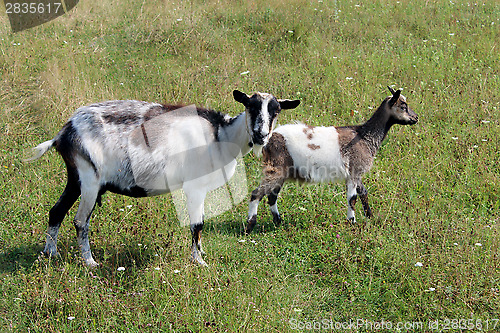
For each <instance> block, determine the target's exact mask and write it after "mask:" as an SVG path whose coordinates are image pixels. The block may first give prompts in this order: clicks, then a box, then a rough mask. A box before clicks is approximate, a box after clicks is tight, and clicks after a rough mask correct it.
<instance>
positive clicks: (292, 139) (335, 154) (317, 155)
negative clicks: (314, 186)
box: [275, 124, 349, 183]
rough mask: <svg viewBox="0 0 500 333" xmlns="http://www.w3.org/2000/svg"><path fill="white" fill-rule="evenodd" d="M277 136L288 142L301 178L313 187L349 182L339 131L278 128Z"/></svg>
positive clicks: (290, 125)
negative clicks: (321, 184) (318, 184)
mask: <svg viewBox="0 0 500 333" xmlns="http://www.w3.org/2000/svg"><path fill="white" fill-rule="evenodd" d="M275 132H276V133H279V134H281V135H283V137H284V138H285V144H286V148H287V150H288V152H289V153H290V156H291V157H292V158H293V163H294V168H295V170H296V171H297V172H298V175H299V177H300V178H302V179H304V180H306V181H308V182H312V183H321V182H339V181H343V180H345V179H346V178H348V176H349V172H348V170H347V168H346V165H345V163H344V160H343V159H342V155H341V153H340V145H339V135H338V132H337V130H336V128H335V127H323V126H318V127H309V126H307V125H304V124H289V125H283V126H280V127H278V128H276V130H275Z"/></svg>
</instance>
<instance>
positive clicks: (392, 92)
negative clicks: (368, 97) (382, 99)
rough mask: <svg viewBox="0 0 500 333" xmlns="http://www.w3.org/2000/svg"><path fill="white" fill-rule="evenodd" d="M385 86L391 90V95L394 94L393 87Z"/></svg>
mask: <svg viewBox="0 0 500 333" xmlns="http://www.w3.org/2000/svg"><path fill="white" fill-rule="evenodd" d="M387 88H389V91H390V92H391V94H393V95H394V93H395V92H396V91H394V89H392V88H391V87H389V86H387Z"/></svg>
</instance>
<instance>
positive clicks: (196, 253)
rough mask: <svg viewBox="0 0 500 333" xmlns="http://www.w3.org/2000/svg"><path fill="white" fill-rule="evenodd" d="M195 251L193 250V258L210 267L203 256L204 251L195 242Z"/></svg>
mask: <svg viewBox="0 0 500 333" xmlns="http://www.w3.org/2000/svg"><path fill="white" fill-rule="evenodd" d="M192 249H193V251H192V257H191V260H192V261H193V262H194V263H195V264H199V265H201V266H203V267H208V265H207V263H206V262H205V260H203V257H202V255H203V254H202V253H201V252H202V251H200V250H199V249H198V247H197V246H196V245H195V244H193V248H192Z"/></svg>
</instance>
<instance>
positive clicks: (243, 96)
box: [233, 90, 250, 106]
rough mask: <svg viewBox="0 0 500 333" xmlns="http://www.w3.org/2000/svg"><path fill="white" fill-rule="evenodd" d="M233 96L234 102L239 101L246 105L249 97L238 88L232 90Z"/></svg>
mask: <svg viewBox="0 0 500 333" xmlns="http://www.w3.org/2000/svg"><path fill="white" fill-rule="evenodd" d="M233 97H234V100H235V101H236V102H240V103H241V104H243V105H245V106H247V104H248V100H249V99H250V98H249V97H248V95H247V94H245V93H243V92H241V91H239V90H234V91H233Z"/></svg>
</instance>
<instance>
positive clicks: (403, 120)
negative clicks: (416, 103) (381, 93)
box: [387, 87, 418, 125]
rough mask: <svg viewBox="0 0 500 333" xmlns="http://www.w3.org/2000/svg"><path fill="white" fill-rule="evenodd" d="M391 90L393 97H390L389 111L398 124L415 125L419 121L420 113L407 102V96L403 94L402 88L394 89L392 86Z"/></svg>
mask: <svg viewBox="0 0 500 333" xmlns="http://www.w3.org/2000/svg"><path fill="white" fill-rule="evenodd" d="M387 88H389V91H390V92H391V94H392V97H391V96H390V97H388V98H387V99H388V102H387V106H388V107H389V110H390V111H389V113H390V115H391V117H392V119H393V120H394V122H395V123H396V124H400V125H413V124H416V123H417V122H418V115H417V114H416V113H415V112H413V110H412V109H410V108H409V107H408V104H406V97H404V96H403V95H401V90H397V91H394V89H392V88H391V87H387Z"/></svg>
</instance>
